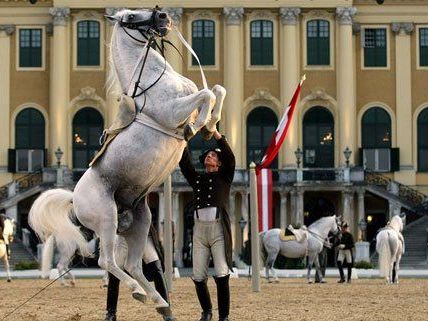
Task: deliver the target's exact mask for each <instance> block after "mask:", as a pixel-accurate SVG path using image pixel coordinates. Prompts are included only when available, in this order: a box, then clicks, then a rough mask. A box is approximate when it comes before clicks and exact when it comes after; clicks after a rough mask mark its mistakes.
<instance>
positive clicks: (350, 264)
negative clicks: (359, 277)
mask: <svg viewBox="0 0 428 321" xmlns="http://www.w3.org/2000/svg"><path fill="white" fill-rule="evenodd" d="M347 266H348V283H351V276H352V263H347Z"/></svg>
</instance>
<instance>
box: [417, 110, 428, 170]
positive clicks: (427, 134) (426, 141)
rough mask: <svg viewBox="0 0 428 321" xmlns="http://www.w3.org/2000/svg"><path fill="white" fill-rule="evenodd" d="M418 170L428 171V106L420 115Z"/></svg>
mask: <svg viewBox="0 0 428 321" xmlns="http://www.w3.org/2000/svg"><path fill="white" fill-rule="evenodd" d="M418 171H420V172H428V108H425V109H424V110H423V111H422V112H421V113H420V114H419V116H418Z"/></svg>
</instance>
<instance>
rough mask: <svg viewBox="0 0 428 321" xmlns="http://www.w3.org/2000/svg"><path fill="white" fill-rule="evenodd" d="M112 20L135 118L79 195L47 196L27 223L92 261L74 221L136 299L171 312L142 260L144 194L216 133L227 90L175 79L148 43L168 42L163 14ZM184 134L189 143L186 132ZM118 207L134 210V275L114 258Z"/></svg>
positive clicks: (119, 71)
mask: <svg viewBox="0 0 428 321" xmlns="http://www.w3.org/2000/svg"><path fill="white" fill-rule="evenodd" d="M110 18H111V19H112V20H114V21H116V24H115V26H114V29H113V32H112V37H111V46H110V50H111V58H112V62H113V64H114V70H115V73H116V76H117V78H118V81H119V83H120V87H121V90H122V92H124V93H128V95H129V96H131V94H132V96H134V95H133V93H134V91H135V88H137V94H138V93H141V92H144V94H142V95H139V96H138V95H137V96H135V98H134V101H135V103H136V107H137V110H138V111H139V113H138V116H137V119H136V121H134V122H132V123H131V124H130V125H129V126H128V127H126V128H125V129H124V130H123V131H122V132H120V133H119V134H118V136H117V137H116V138H115V139H114V140H113V141H112V142H111V143H110V145H109V147H108V149H107V150H106V152H105V153H104V155H103V156H102V158H100V159H99V160H98V162H97V163H95V165H93V166H92V167H91V168H89V169H88V170H87V171H86V172H85V174H84V175H83V176H82V178H81V179H80V180H79V182H78V183H77V185H76V187H75V190H74V192H73V193H72V192H70V191H66V190H63V189H56V190H50V191H47V192H45V193H43V194H41V195H40V197H39V198H38V199H37V200H36V201H35V202H34V204H33V207H32V209H31V211H30V214H29V220H30V222H31V226H32V227H33V229H34V231H36V232H37V234H38V235H39V236H40V237H41V238H42V239H44V240H45V239H47V237H49V236H50V235H54V236H55V239H56V242H58V243H62V244H63V245H64V246H67V244H70V243H72V242H75V244H77V246H78V248H79V251H80V252H81V253H82V255H85V254H86V255H87V254H89V253H90V249H89V245H88V242H87V241H86V240H85V239H84V237H83V235H82V234H81V232H80V231H79V229H78V227H76V226H75V225H74V224H73V223H72V220H71V219H70V218H72V217H74V216H75V217H76V218H77V219H78V220H79V221H80V223H82V224H83V225H84V226H85V227H87V228H89V229H91V230H93V231H94V232H95V233H96V235H97V236H98V237H99V238H100V258H99V261H98V263H99V265H100V267H101V268H103V269H104V270H107V271H108V272H110V273H112V274H113V275H115V276H116V277H117V278H119V279H120V280H121V281H122V282H123V283H124V284H126V286H128V287H129V288H130V289H131V291H132V295H133V297H134V298H135V299H137V300H140V301H142V302H145V301H146V300H147V298H149V299H151V300H153V302H155V304H156V307H157V308H161V307H168V303H167V302H165V300H164V299H163V298H162V297H161V296H160V295H159V293H158V292H157V291H156V290H155V289H154V288H153V287H152V286H151V285H150V283H149V282H148V281H147V279H146V278H145V277H144V274H143V272H142V263H141V257H142V255H143V250H144V248H145V244H146V242H147V237H148V231H149V227H150V223H151V213H150V209H149V207H148V205H147V200H146V197H145V196H146V195H147V194H148V193H149V192H150V191H151V190H153V189H154V188H155V187H156V186H158V185H159V184H161V183H163V182H164V181H165V179H166V178H167V177H168V176H169V175H170V174H171V172H172V171H173V170H174V168H175V167H176V166H177V165H178V162H179V160H180V158H181V155H182V153H183V150H184V147H185V146H186V141H185V139H184V138H186V139H189V138H190V137H191V136H192V135H193V134H195V132H196V131H198V130H200V129H202V128H203V127H204V126H205V127H204V128H206V130H207V131H208V132H213V131H214V130H215V125H216V123H217V122H218V121H219V120H220V113H221V108H222V104H223V100H224V97H225V95H226V90H225V89H224V88H223V87H221V86H219V85H216V86H214V87H213V88H212V90H209V89H203V90H200V91H198V89H197V87H196V85H195V84H194V83H193V82H192V81H191V80H189V79H187V78H185V77H183V76H181V75H180V74H178V73H176V72H175V71H174V70H173V69H172V67H171V66H170V65H169V64H168V63H167V62H166V61H165V60H164V58H163V57H162V56H161V55H160V54H159V53H158V52H156V51H155V50H154V49H153V48H151V46H148V45H147V38H151V37H152V36H153V35H161V36H164V35H165V34H166V33H167V32H168V30H169V29H170V24H171V22H170V18H169V17H168V15H167V14H166V13H165V12H162V11H159V10H133V11H131V10H122V11H120V12H118V13H117V14H116V15H115V16H113V17H110ZM147 51H148V54H147V55H146V52H147ZM143 66H144V69H143V72H141V76H140V75H139V74H140V72H139V71H141V70H142V68H143ZM138 83H139V86H136V85H135V84H138ZM147 89H148V90H147ZM192 117H193V119H194V118H196V120H195V121H194V123H190V122H191V121H192ZM143 120H144V121H143ZM186 125H187V127H186ZM186 128H187V130H186ZM183 129H184V135H185V137H183V136H182V134H180V132H181V133H183ZM137 200H138V201H137ZM140 200H141V201H140ZM117 203H118V204H120V206H122V207H125V208H128V209H133V223H132V226H131V227H130V228H129V230H127V231H126V232H125V233H124V234H123V236H124V238H125V240H126V242H127V243H128V253H127V259H126V263H125V266H124V267H125V269H126V271H127V272H129V274H130V275H128V274H126V273H125V272H124V271H123V270H122V269H120V268H119V266H118V265H117V264H116V261H115V258H114V244H115V240H116V230H117V220H118V219H117ZM73 246H74V245H73Z"/></svg>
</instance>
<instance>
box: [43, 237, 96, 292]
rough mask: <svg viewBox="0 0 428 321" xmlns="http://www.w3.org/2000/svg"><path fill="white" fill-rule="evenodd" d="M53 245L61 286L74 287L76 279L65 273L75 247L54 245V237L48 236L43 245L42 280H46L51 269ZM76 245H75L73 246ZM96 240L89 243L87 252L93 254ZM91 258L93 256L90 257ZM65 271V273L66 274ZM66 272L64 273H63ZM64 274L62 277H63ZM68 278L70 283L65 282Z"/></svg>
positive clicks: (69, 273)
mask: <svg viewBox="0 0 428 321" xmlns="http://www.w3.org/2000/svg"><path fill="white" fill-rule="evenodd" d="M55 245H57V246H56V248H57V250H58V257H59V259H58V263H57V265H56V268H57V269H58V273H59V275H60V279H61V285H62V286H66V287H67V286H75V285H76V278H75V277H74V275H73V273H72V272H71V271H67V270H68V267H69V265H70V263H71V261H72V260H73V258H74V255H75V253H76V251H77V250H78V249H77V246H76V247H75V248H74V249H73V248H72V247H69V246H67V247H63V246H61V245H62V244H61V243H60V244H56V242H55V236H53V235H51V236H49V237H48V238H47V239H46V241H45V242H44V244H43V255H42V274H41V276H42V278H47V277H49V275H50V270H51V267H52V260H53V259H54V249H55ZM75 245H76V244H75ZM96 245H97V244H96V238H93V239H92V240H90V241H89V245H88V248H89V251H90V252H91V253H95V251H96ZM91 257H93V256H91ZM66 271H67V272H66ZM65 272H66V273H65ZM63 274H64V275H63ZM67 277H68V278H70V283H68V282H67V281H66V278H67Z"/></svg>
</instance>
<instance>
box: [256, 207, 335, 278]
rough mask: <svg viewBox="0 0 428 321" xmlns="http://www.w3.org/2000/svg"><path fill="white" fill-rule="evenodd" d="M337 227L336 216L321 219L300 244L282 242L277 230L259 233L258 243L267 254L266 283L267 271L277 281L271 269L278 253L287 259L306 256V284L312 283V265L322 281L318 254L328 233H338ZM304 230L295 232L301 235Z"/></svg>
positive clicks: (309, 229)
mask: <svg viewBox="0 0 428 321" xmlns="http://www.w3.org/2000/svg"><path fill="white" fill-rule="evenodd" d="M339 226H340V221H339V218H338V217H336V215H333V216H328V217H322V218H320V219H319V220H317V221H315V222H314V223H312V224H311V225H310V226H309V227H308V228H307V233H308V234H307V238H305V237H303V238H302V240H301V241H300V242H298V241H282V240H281V239H280V233H281V230H280V229H277V228H276V229H271V230H268V231H267V232H263V233H261V234H260V241H261V242H262V245H263V247H264V249H265V250H266V252H267V254H268V256H267V259H266V262H265V269H266V277H267V279H268V281H269V280H270V278H269V270H271V271H272V275H273V277H274V278H275V280H277V279H278V278H277V276H276V272H275V269H274V268H273V264H274V263H275V260H276V258H277V256H278V254H279V253H281V255H283V256H285V257H288V258H302V257H305V256H308V273H307V279H308V282H309V283H312V280H311V269H312V266H313V264H314V263H315V268H316V273H318V276H319V277H320V280H322V274H321V269H320V263H319V260H318V254H319V253H320V252H321V251H322V248H323V246H324V244H325V242H326V241H325V240H326V239H327V236H328V234H329V233H333V234H334V235H335V236H337V235H338V234H339V233H340V228H339ZM305 229H306V228H305V227H304V228H301V229H299V230H297V231H298V233H303V232H304V231H305Z"/></svg>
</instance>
